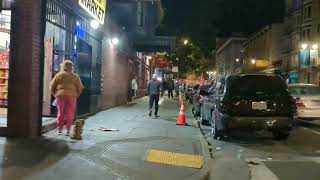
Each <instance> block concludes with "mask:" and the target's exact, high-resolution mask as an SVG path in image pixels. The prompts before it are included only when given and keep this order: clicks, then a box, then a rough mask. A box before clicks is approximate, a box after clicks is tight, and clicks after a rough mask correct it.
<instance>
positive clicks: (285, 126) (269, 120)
mask: <svg viewBox="0 0 320 180" xmlns="http://www.w3.org/2000/svg"><path fill="white" fill-rule="evenodd" d="M213 98H214V100H212V101H213V106H214V107H213V110H212V115H211V117H212V123H211V124H212V133H213V136H214V138H215V139H216V138H218V137H223V134H224V133H227V132H229V131H233V130H244V131H257V130H267V131H271V132H272V133H273V136H274V138H275V139H278V140H281V139H286V138H287V137H288V136H289V134H290V131H291V130H292V129H293V125H294V114H295V112H296V108H295V104H294V100H293V98H292V97H291V96H290V93H289V91H288V88H287V85H286V83H285V81H284V80H283V78H281V77H280V76H277V75H270V74H239V75H230V76H227V77H226V78H225V83H219V84H218V85H217V87H216V91H215V95H214V97H213Z"/></svg>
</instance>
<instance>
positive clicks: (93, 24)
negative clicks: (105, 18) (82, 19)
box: [77, 20, 99, 29]
mask: <svg viewBox="0 0 320 180" xmlns="http://www.w3.org/2000/svg"><path fill="white" fill-rule="evenodd" d="M77 23H78V22H77ZM90 25H91V27H92V28H93V29H98V27H99V22H98V21H97V20H92V21H91V22H90Z"/></svg>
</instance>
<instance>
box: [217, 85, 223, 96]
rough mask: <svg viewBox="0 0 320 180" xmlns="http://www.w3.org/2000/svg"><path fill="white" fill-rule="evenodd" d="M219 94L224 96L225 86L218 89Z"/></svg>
mask: <svg viewBox="0 0 320 180" xmlns="http://www.w3.org/2000/svg"><path fill="white" fill-rule="evenodd" d="M218 94H224V84H221V85H220V86H219V88H218Z"/></svg>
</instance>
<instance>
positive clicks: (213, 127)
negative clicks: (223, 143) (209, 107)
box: [211, 112, 222, 139]
mask: <svg viewBox="0 0 320 180" xmlns="http://www.w3.org/2000/svg"><path fill="white" fill-rule="evenodd" d="M211 117H212V122H211V133H212V135H213V139H221V138H222V135H221V133H220V131H219V130H218V128H217V126H216V120H215V117H214V112H212V114H211Z"/></svg>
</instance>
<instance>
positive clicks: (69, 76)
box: [50, 71, 83, 97]
mask: <svg viewBox="0 0 320 180" xmlns="http://www.w3.org/2000/svg"><path fill="white" fill-rule="evenodd" d="M50 89H51V93H52V94H53V95H54V96H55V97H61V96H76V97H79V96H80V95H81V93H82V90H83V85H82V82H81V80H80V78H79V76H78V75H76V74H74V73H73V72H68V71H61V72H59V73H58V74H57V75H56V76H55V77H54V78H53V80H52V81H51V84H50Z"/></svg>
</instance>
